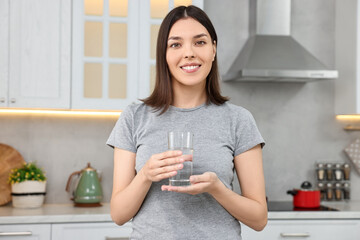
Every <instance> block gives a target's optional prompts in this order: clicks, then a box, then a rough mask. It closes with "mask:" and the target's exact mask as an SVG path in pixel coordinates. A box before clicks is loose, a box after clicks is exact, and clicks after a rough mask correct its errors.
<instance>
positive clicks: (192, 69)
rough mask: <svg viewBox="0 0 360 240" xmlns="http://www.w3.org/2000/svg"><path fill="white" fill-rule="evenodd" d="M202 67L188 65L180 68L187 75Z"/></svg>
mask: <svg viewBox="0 0 360 240" xmlns="http://www.w3.org/2000/svg"><path fill="white" fill-rule="evenodd" d="M200 67H201V65H186V66H182V67H180V68H181V69H182V70H184V72H186V73H193V72H196V71H197V70H198V69H199V68H200Z"/></svg>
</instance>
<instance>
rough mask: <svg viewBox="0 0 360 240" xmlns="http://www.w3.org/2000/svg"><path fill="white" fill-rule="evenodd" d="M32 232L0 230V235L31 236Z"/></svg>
mask: <svg viewBox="0 0 360 240" xmlns="http://www.w3.org/2000/svg"><path fill="white" fill-rule="evenodd" d="M31 235H32V232H31V231H27V232H0V236H31Z"/></svg>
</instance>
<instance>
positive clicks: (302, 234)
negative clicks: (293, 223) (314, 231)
mask: <svg viewBox="0 0 360 240" xmlns="http://www.w3.org/2000/svg"><path fill="white" fill-rule="evenodd" d="M280 236H281V237H294V238H296V237H310V234H309V233H280Z"/></svg>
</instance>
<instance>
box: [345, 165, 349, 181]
mask: <svg viewBox="0 0 360 240" xmlns="http://www.w3.org/2000/svg"><path fill="white" fill-rule="evenodd" d="M343 171H344V180H347V181H348V180H350V165H349V164H347V163H345V164H344V165H343Z"/></svg>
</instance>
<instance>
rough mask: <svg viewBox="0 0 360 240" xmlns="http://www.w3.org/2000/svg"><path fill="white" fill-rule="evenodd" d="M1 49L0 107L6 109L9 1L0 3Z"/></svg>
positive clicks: (5, 0)
mask: <svg viewBox="0 0 360 240" xmlns="http://www.w3.org/2000/svg"><path fill="white" fill-rule="evenodd" d="M0 49H1V51H0V107H6V106H7V99H8V80H9V59H8V58H9V0H4V1H0Z"/></svg>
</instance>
